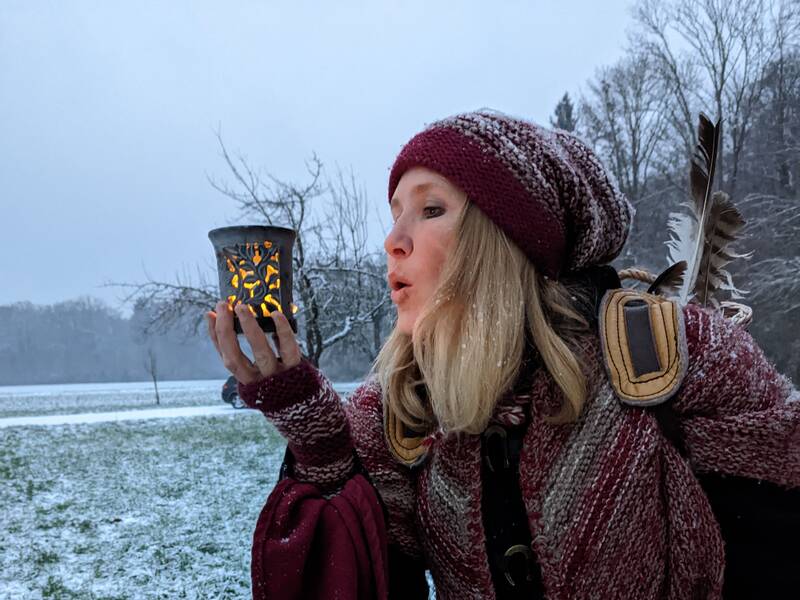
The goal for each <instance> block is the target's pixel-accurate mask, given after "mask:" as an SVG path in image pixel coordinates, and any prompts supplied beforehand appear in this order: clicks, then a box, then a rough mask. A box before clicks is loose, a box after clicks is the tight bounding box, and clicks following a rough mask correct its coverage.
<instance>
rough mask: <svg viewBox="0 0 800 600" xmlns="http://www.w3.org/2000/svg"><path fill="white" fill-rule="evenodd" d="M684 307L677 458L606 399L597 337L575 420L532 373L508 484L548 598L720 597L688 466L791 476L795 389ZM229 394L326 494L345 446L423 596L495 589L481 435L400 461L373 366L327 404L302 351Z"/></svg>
mask: <svg viewBox="0 0 800 600" xmlns="http://www.w3.org/2000/svg"><path fill="white" fill-rule="evenodd" d="M683 314H684V320H685V325H686V335H687V344H688V350H689V368H688V372H687V375H686V379H685V380H684V382H683V385H682V387H681V389H680V390H679V392H678V394H677V395H676V397H675V398H673V400H672V403H673V407H674V409H675V411H676V413H677V415H678V417H679V419H680V422H681V427H682V430H683V434H684V436H685V441H686V445H687V448H688V452H689V455H688V456H689V458H688V460H687V459H684V458H683V457H681V455H680V454H679V453H678V452H677V451H676V449H675V447H674V446H673V445H672V444H670V443H669V442H668V441H667V440H666V439H665V438H664V437H663V435H662V433H661V430H660V429H659V427H658V424H657V422H656V421H655V419H654V418H653V416H652V414H651V413H650V412H648V410H646V409H640V408H630V407H626V406H623V405H622V404H621V403H620V402H619V401H618V400H617V399H616V397H615V396H614V394H613V391H612V388H611V386H610V384H609V383H608V380H607V378H606V375H605V372H604V369H603V365H602V362H601V361H602V354H601V349H600V346H599V340H597V338H596V337H587V338H586V342H585V346H584V348H585V349H586V352H587V354H588V355H589V356H594V357H595V364H594V367H595V369H594V374H593V376H592V377H591V378H590V385H591V386H592V389H591V393H590V395H589V398H588V401H587V403H586V405H585V409H584V411H583V413H582V415H581V417H580V419H579V420H578V421H577V422H576V423H572V424H568V425H550V424H547V423H546V422H545V421H544V419H543V418H542V417H543V415H544V414H546V412H547V411H549V410H551V409H552V408H554V407H557V406H558V405H559V404H560V402H561V398H562V396H561V392H560V390H559V389H558V387H557V386H556V384H555V382H554V381H553V379H552V378H551V377H550V376H549V374H548V373H547V371H546V370H545V369H539V370H538V371H537V372H536V374H535V375H534V378H533V385H532V390H531V401H530V402H531V404H530V412H531V424H530V426H529V428H528V431H527V433H526V436H525V439H524V443H523V449H522V454H521V457H520V487H521V491H522V496H523V501H524V503H525V506H526V509H527V513H528V517H529V525H530V530H531V534H532V538H533V548H534V550H535V554H536V557H537V560H538V561H539V564H540V566H541V570H542V577H543V582H544V587H545V594H546V597H547V598H549V599H558V600H561V599H563V600H567V599H571V600H575V599H581V598H623V599H624V598H636V599H649V598H653V599H656V598H658V599H661V598H674V599H684V598H719V597H720V595H721V590H722V576H723V570H724V551H723V545H722V539H721V536H720V532H719V528H718V526H717V524H716V521H715V519H714V515H713V513H712V511H711V507H710V505H709V502H708V500H707V498H706V497H705V495H704V493H703V490H702V488H701V487H700V485H699V483H698V481H697V479H696V478H695V476H694V473H698V474H699V473H706V472H719V473H726V474H731V475H737V476H744V477H752V478H758V479H763V480H768V481H771V482H774V483H777V484H779V485H782V486H786V487H800V401H799V400H800V393H798V391H797V389H796V388H795V387H794V386H793V385H792V383H791V381H790V380H789V379H788V378H786V377H785V376H783V375H781V374H780V373H778V372H777V371H776V369H775V368H774V366H773V365H772V364H771V363H770V362H769V361H768V360H767V359H766V357H765V356H764V354H763V352H762V351H761V349H760V348H759V347H758V346H757V344H756V343H755V342H754V340H753V338H752V337H751V336H750V334H749V333H748V332H747V331H746V330H744V329H742V328H740V327H738V326H736V325H734V324H732V323H731V322H729V321H727V320H725V319H724V318H722V317H721V316H720V315H719V313H717V312H714V311H712V310H710V309H704V308H700V307H698V306H696V305H689V306H687V307H685V308H684V309H683ZM239 392H240V394H241V397H242V399H243V400H244V401H245V402H247V403H248V404H249V405H250V406H253V407H257V408H259V409H261V410H262V411H263V412H264V413H265V414H266V416H267V417H268V418H269V419H270V420H271V421H272V423H274V425H275V426H276V427H277V429H278V430H279V431H280V432H281V433H282V434H283V435H284V436H285V437H286V439H287V440H288V445H289V448H290V449H291V451H292V452H293V454H294V456H295V458H296V465H295V468H294V475H295V477H296V478H297V479H298V480H305V481H310V482H314V483H315V484H317V485H318V486H320V487H321V488H322V489H325V490H327V491H328V495H329V496H334V497H335V495H336V494H337V493H339V491H340V490H342V489H343V488H344V485H345V484H346V483H347V482H348V481H349V480H352V477H353V461H352V449H353V448H355V450H356V452H357V454H358V456H359V458H360V460H361V462H362V464H363V465H364V467H365V468H366V470H367V471H368V472H369V475H370V478H371V480H372V482H373V483H374V485H375V487H376V488H377V490H378V491H379V493H380V496H381V498H382V499H383V501H384V503H385V505H386V508H387V509H388V522H387V523H386V528H387V530H388V537H389V542H390V543H393V544H396V545H398V546H399V547H400V548H401V549H402V550H403V551H404V552H405V553H406V554H408V555H410V556H413V557H422V558H423V559H424V560H425V562H426V564H427V566H428V568H429V569H430V570H431V574H432V576H433V579H434V583H435V585H436V592H437V597H439V598H443V599H451V598H452V599H465V598H475V599H486V598H493V597H494V591H493V587H492V579H491V574H490V571H489V565H488V562H487V556H486V551H485V540H484V531H483V524H482V519H481V453H480V446H481V444H480V436H478V435H461V436H460V437H455V436H450V437H445V436H442V435H441V434H435V435H434V436H433V437H432V440H431V442H432V443H431V445H430V447H429V450H428V457H427V459H426V461H425V462H424V463H423V464H422V466H421V467H420V468H419V469H418V470H417V471H410V470H409V469H408V468H406V467H405V466H403V465H401V464H399V463H398V462H396V461H395V460H394V459H393V458H392V456H391V455H390V453H389V451H388V449H387V446H386V441H385V439H384V434H383V426H382V422H383V420H382V404H381V391H380V389H379V386H378V385H377V383H376V382H375V380H374V379H371V380H369V381H367V382H365V383H364V384H363V385H362V386H360V387H359V388H358V389H357V390H356V391H355V392H353V394H352V395H351V396H350V398H349V400H348V401H347V402H345V403H344V404H342V402H341V401H340V398H339V396H338V395H337V394H336V393H335V392H334V391H333V389H332V387H331V385H330V382H329V381H328V380H327V379H326V378H325V377H324V376H323V375H322V374H321V373H320V372H319V371H318V370H317V369H315V368H314V367H313V366H312V365H311V364H310V363H308V362H307V361H303V362H302V363H301V364H300V365H297V366H296V367H293V368H292V369H289V370H287V371H284V372H283V373H280V374H278V375H275V376H272V377H270V378H267V379H265V380H262V381H259V382H255V383H253V384H249V385H242V384H240V385H239ZM265 518H269V517H268V515H267V516H265V513H262V517H261V519H265ZM260 525H261V526H264V524H263V523H260ZM307 576H308V577H312V578H313V577H314V574H313V573H308V574H307Z"/></svg>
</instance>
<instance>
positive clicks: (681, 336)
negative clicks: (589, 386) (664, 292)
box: [598, 289, 689, 406]
mask: <svg viewBox="0 0 800 600" xmlns="http://www.w3.org/2000/svg"><path fill="white" fill-rule="evenodd" d="M598 324H599V330H600V343H601V345H602V348H603V358H604V362H605V365H606V372H607V373H608V377H609V380H610V381H611V385H612V386H613V388H614V391H615V392H616V394H617V397H619V399H620V400H621V401H622V402H624V403H625V404H629V405H632V406H653V405H656V404H661V403H662V402H665V401H666V400H669V398H671V397H672V396H673V395H674V394H675V393H676V392H677V391H678V389H679V388H680V386H681V383H683V378H684V376H685V375H686V369H687V366H688V358H689V351H688V348H687V345H686V329H685V325H684V321H683V310H682V309H681V306H680V304H679V303H678V302H677V301H676V300H670V299H668V298H665V297H663V296H657V295H654V294H648V293H646V292H639V291H635V290H629V289H614V290H608V291H607V292H606V293H605V294H604V295H603V299H602V301H601V302H600V310H599V313H598Z"/></svg>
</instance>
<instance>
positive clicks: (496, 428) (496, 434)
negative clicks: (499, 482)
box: [483, 425, 511, 473]
mask: <svg viewBox="0 0 800 600" xmlns="http://www.w3.org/2000/svg"><path fill="white" fill-rule="evenodd" d="M483 437H484V438H486V455H485V456H484V457H483V458H484V460H485V461H486V466H487V467H489V470H490V471H491V472H492V473H494V472H496V469H495V464H494V463H493V462H492V454H493V453H494V449H495V448H496V447H497V443H496V442H494V440H495V438H499V441H500V443H501V448H502V450H501V454H502V461H496V462H502V465H503V468H504V469H508V468H509V467H510V466H511V463H510V462H509V460H508V433H507V432H506V430H505V429H504V428H503V427H502V426H501V425H490V426H489V427H487V428H486V431H484V432H483Z"/></svg>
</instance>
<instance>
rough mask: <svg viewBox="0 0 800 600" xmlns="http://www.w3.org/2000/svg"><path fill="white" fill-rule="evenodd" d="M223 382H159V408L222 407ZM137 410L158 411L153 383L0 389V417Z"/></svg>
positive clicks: (82, 384)
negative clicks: (215, 405)
mask: <svg viewBox="0 0 800 600" xmlns="http://www.w3.org/2000/svg"><path fill="white" fill-rule="evenodd" d="M224 382H225V380H224V379H205V380H195V381H162V382H159V384H158V393H159V397H160V406H162V407H178V406H205V405H209V404H222V398H221V396H220V393H221V390H222V384H223V383H224ZM137 408H157V406H156V397H155V393H154V391H153V383H152V382H149V381H135V382H128V383H73V384H62V385H13V386H0V417H18V416H24V415H50V414H75V413H84V412H101V411H111V410H131V409H137Z"/></svg>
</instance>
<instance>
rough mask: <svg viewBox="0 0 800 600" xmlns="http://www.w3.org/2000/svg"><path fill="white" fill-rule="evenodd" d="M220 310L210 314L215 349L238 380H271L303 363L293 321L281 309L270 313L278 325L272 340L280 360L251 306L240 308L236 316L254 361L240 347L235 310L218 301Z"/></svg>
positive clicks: (237, 307) (208, 318)
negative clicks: (270, 378) (267, 378)
mask: <svg viewBox="0 0 800 600" xmlns="http://www.w3.org/2000/svg"><path fill="white" fill-rule="evenodd" d="M216 309H217V311H216V312H214V311H209V312H207V313H206V321H207V322H208V334H209V336H211V341H212V342H214V347H215V348H216V349H217V352H219V355H220V356H221V357H222V364H223V365H224V366H225V368H226V369H228V371H230V372H231V374H232V375H233V376H234V377H236V379H237V381H239V382H241V383H243V384H247V383H253V382H255V381H258V380H259V379H262V378H265V377H269V376H270V375H274V374H276V373H280V372H281V371H286V370H287V369H291V368H292V367H294V366H296V365H298V364H300V360H301V358H302V355H301V354H300V348H299V347H298V345H297V339H296V338H295V335H294V331H292V328H291V326H290V325H289V321H287V320H286V317H285V316H284V314H283V313H282V312H281V311H279V310H274V311H272V313H271V314H270V316H271V317H272V320H273V321H274V322H275V329H276V333H273V334H272V340H273V341H274V342H275V345H276V346H277V350H278V352H279V353H280V358H278V357H277V356H276V355H275V352H273V351H272V348H271V347H270V344H269V342H268V341H267V336H266V334H265V333H264V332H263V331H262V330H261V327H260V326H259V325H258V322H257V321H256V318H255V317H254V316H253V313H252V312H250V307H249V306H247V305H246V304H238V305H237V306H236V316H237V317H239V323H241V325H242V331H243V332H244V335H245V337H246V338H247V341H248V342H249V343H250V348H251V349H252V350H253V359H254V361H255V362H253V361H251V360H250V359H249V358H247V356H246V355H245V353H244V352H242V349H241V348H240V347H239V340H238V339H237V337H236V332H235V331H234V329H233V311H232V310H231V307H230V305H229V304H228V303H227V302H225V301H223V300H220V301H219V302H217V306H216Z"/></svg>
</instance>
